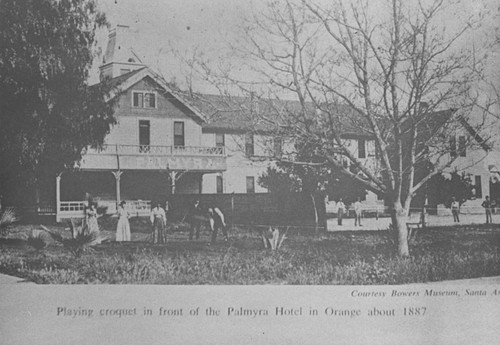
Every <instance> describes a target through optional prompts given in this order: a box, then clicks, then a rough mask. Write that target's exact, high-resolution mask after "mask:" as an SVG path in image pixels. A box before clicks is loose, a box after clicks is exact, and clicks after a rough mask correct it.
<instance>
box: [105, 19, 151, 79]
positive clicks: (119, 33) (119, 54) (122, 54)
mask: <svg viewBox="0 0 500 345" xmlns="http://www.w3.org/2000/svg"><path fill="white" fill-rule="evenodd" d="M132 38H133V34H132V33H131V32H130V27H128V26H126V25H117V26H116V28H114V29H111V31H110V32H109V36H108V45H107V48H106V53H105V54H104V58H103V64H102V65H101V66H100V67H99V69H100V72H101V73H100V74H101V80H102V79H104V78H115V77H118V76H120V75H123V74H126V73H128V72H131V71H134V70H136V69H139V68H142V67H145V65H144V64H143V63H142V61H141V60H140V59H139V57H138V56H137V54H135V53H134V50H133V49H132Z"/></svg>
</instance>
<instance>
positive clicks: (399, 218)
mask: <svg viewBox="0 0 500 345" xmlns="http://www.w3.org/2000/svg"><path fill="white" fill-rule="evenodd" d="M407 220H408V213H407V211H406V210H405V209H404V208H403V207H402V206H401V203H400V202H395V203H394V204H393V211H392V226H393V227H394V231H395V232H396V234H395V235H396V236H397V245H398V254H399V256H400V257H402V258H406V257H409V256H410V250H409V248H408V228H407V226H406V221H407Z"/></svg>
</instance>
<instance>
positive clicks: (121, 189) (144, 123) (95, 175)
mask: <svg viewBox="0 0 500 345" xmlns="http://www.w3.org/2000/svg"><path fill="white" fill-rule="evenodd" d="M126 30H127V28H126V27H123V26H118V27H117V28H116V29H115V30H112V31H111V32H110V35H109V41H108V47H107V50H106V53H105V56H104V61H103V64H102V66H101V67H100V72H101V77H102V78H110V82H111V83H112V85H113V86H114V91H113V93H112V94H111V95H110V99H114V100H115V101H116V108H115V117H116V119H117V124H116V125H115V126H114V127H113V128H112V130H111V132H110V133H109V134H108V135H107V136H106V138H105V144H104V146H103V147H102V149H100V150H92V149H88V150H87V152H85V154H84V156H83V159H82V160H81V162H79V164H78V167H77V169H75V171H73V172H65V173H63V174H61V175H60V176H58V177H57V179H56V204H57V219H58V220H59V219H61V218H68V217H76V216H81V215H82V213H83V212H82V211H83V210H84V208H85V206H86V204H87V201H88V199H89V198H92V199H94V200H97V201H98V203H99V206H104V207H107V212H108V213H114V212H115V211H116V204H117V202H119V201H120V200H126V201H127V205H128V208H129V210H130V211H131V212H132V213H134V214H147V213H148V212H149V210H150V207H151V202H158V201H160V202H164V201H165V200H167V199H168V198H169V196H170V195H171V194H174V193H175V194H201V193H210V194H213V193H226V194H227V193H249V194H251V193H265V192H267V190H266V189H265V188H263V187H261V186H260V185H259V184H258V179H259V176H261V175H262V174H263V173H264V172H265V171H266V170H267V168H268V167H269V166H272V165H273V164H275V161H276V158H280V157H282V156H283V155H289V154H290V153H291V152H293V146H294V145H293V142H291V141H290V140H288V139H284V138H283V137H276V136H274V135H273V133H276V131H275V129H273V128H270V127H269V124H263V123H262V122H261V121H260V120H261V118H259V117H258V116H254V112H257V109H255V107H258V106H259V103H258V102H254V100H252V99H251V98H250V99H248V98H243V97H235V96H232V97H230V100H231V101H230V102H228V101H227V99H224V98H223V97H220V96H216V95H197V97H194V96H193V95H190V94H187V93H183V92H180V91H179V90H174V89H172V88H171V87H170V86H169V85H168V84H167V83H166V82H165V81H164V80H163V79H162V78H161V77H159V76H158V75H157V74H156V73H155V72H153V71H152V70H150V69H149V68H148V67H147V66H145V65H144V64H142V63H141V61H140V60H139V58H138V57H137V55H136V54H135V53H134V51H133V50H132V49H130V47H129V46H128V45H127V44H126V41H125V38H126ZM231 102H233V103H232V104H231ZM287 103H288V105H289V106H290V107H292V108H293V107H294V105H293V103H294V102H292V101H287ZM260 106H262V105H260ZM264 106H265V105H264ZM260 110H261V111H262V109H260ZM462 128H463V129H464V131H463V133H461V134H458V135H457V139H456V146H457V155H459V156H460V157H458V158H459V159H457V160H456V163H454V165H453V168H457V169H459V170H462V171H467V173H468V174H470V175H471V176H472V177H473V181H474V184H475V186H477V187H476V188H475V190H476V199H477V201H474V200H473V201H471V203H470V206H471V207H477V206H478V205H476V204H478V203H479V199H480V198H481V197H482V196H485V195H488V194H490V187H491V186H493V187H495V185H493V184H491V183H490V181H493V180H492V176H493V177H494V175H495V174H497V175H499V172H498V167H499V166H500V164H496V163H494V162H493V161H495V162H498V159H496V160H495V158H492V153H491V152H490V151H488V150H486V148H485V147H484V146H482V147H480V148H479V149H478V150H477V152H472V151H470V152H468V151H466V150H464V149H462V146H463V145H465V142H466V141H467V140H468V139H466V138H470V137H471V136H472V137H474V133H473V132H471V128H468V127H467V126H466V123H464V124H462ZM477 139H478V138H477V136H476V137H475V140H477ZM343 140H344V141H345V146H346V147H347V149H348V150H350V152H351V153H352V154H353V155H354V156H355V157H357V158H358V159H359V160H360V161H361V162H362V163H363V164H364V165H365V166H368V167H371V169H372V170H373V171H376V170H377V164H378V163H377V157H376V149H375V142H374V140H373V138H372V137H371V136H370V135H367V134H366V133H363V132H362V131H360V130H356V129H355V128H354V127H353V128H352V129H351V130H346V131H345V132H344V133H343ZM469 153H470V154H469ZM462 156H463V157H462ZM485 157H486V158H485ZM492 159H493V160H492ZM492 162H493V163H492ZM349 164H350V163H349V160H348V159H345V165H346V166H348V165H349ZM495 169H496V170H495ZM495 176H496V175H495ZM497 177H500V175H499V176H497ZM493 189H494V188H493ZM497 189H498V188H497ZM333 194H335V193H331V195H330V198H329V199H330V201H334V199H338V196H336V197H332V195H333ZM491 194H493V193H491ZM495 195H496V194H495ZM343 197H347V195H344V196H343ZM494 197H495V196H494V195H492V198H494ZM497 197H500V195H497ZM362 199H363V203H364V204H365V208H368V209H380V208H383V199H382V198H381V197H380V196H377V195H376V194H374V193H372V192H369V191H368V192H367V193H366V195H365V196H364V198H362ZM328 204H329V203H328V201H327V208H328V207H329V206H331V207H334V205H335V203H334V202H332V203H331V205H328ZM468 205H469V204H468ZM331 207H330V208H331Z"/></svg>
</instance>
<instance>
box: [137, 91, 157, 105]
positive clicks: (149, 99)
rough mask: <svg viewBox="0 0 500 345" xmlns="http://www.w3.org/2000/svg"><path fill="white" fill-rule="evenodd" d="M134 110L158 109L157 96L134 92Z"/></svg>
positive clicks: (150, 93) (149, 93)
mask: <svg viewBox="0 0 500 345" xmlns="http://www.w3.org/2000/svg"><path fill="white" fill-rule="evenodd" d="M132 105H133V106H134V108H156V94H155V93H153V92H139V91H134V92H132Z"/></svg>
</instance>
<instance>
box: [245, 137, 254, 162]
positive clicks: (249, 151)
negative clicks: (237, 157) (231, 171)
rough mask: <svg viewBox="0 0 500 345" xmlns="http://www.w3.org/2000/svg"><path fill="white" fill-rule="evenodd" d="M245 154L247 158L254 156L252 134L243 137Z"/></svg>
mask: <svg viewBox="0 0 500 345" xmlns="http://www.w3.org/2000/svg"><path fill="white" fill-rule="evenodd" d="M245 154H246V155H247V156H248V157H251V156H253V155H254V145H253V134H247V135H245Z"/></svg>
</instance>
